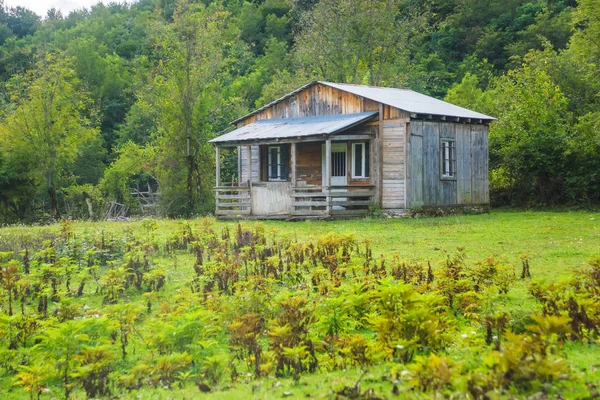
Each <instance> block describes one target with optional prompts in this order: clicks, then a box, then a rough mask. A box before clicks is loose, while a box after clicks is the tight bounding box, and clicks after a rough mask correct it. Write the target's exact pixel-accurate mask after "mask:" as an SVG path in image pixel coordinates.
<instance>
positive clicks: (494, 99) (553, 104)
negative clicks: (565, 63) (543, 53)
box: [482, 53, 572, 204]
mask: <svg viewBox="0 0 600 400" xmlns="http://www.w3.org/2000/svg"><path fill="white" fill-rule="evenodd" d="M536 55H539V53H532V54H530V57H529V59H528V60H526V62H525V63H524V64H523V65H522V66H521V68H519V69H516V70H512V71H510V72H509V73H508V74H506V75H505V76H502V77H500V78H498V79H497V80H496V82H495V83H494V85H493V87H492V88H491V89H490V90H488V91H487V92H486V93H485V94H484V96H485V101H484V102H483V104H485V106H486V108H487V109H486V110H482V111H484V112H487V113H489V114H492V115H493V116H495V117H497V118H498V121H496V122H494V123H493V124H492V125H491V127H490V134H489V137H490V170H491V186H492V190H496V195H498V196H499V197H500V196H501V195H506V196H507V197H506V198H505V199H503V200H504V201H506V202H508V203H527V202H529V201H531V200H533V201H534V202H536V203H537V204H552V203H556V202H558V201H564V198H563V195H564V193H563V189H564V179H565V173H566V169H565V166H566V165H565V149H566V140H567V137H568V136H567V135H568V126H569V125H570V123H571V122H572V116H571V114H570V113H569V111H568V99H567V98H566V97H565V96H564V94H563V93H562V91H561V90H560V88H558V87H557V85H556V84H555V83H554V82H553V81H552V79H551V77H550V76H549V75H548V74H547V73H546V72H545V71H543V70H541V69H539V68H536V67H535V66H532V65H531V64H534V63H533V58H535V57H536ZM499 197H498V198H499ZM498 198H497V199H498Z"/></svg>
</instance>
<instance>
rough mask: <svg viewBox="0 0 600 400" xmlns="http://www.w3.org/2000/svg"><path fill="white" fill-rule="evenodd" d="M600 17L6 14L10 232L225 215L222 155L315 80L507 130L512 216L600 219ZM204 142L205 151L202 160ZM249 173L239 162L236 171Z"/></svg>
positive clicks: (495, 192)
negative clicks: (229, 136)
mask: <svg viewBox="0 0 600 400" xmlns="http://www.w3.org/2000/svg"><path fill="white" fill-rule="evenodd" d="M598 65H600V3H599V2H598V1H596V0H579V1H575V0H547V1H546V0H534V1H531V0H508V1H505V0H485V1H484V0H464V1H458V0H374V1H369V2H365V1H362V0H264V1H258V0H257V1H239V0H220V1H218V0H217V1H207V0H206V1H193V0H140V1H137V2H133V3H131V4H129V5H124V4H107V5H103V4H98V5H96V6H94V7H92V8H91V9H89V10H88V9H82V10H78V11H74V12H71V13H70V14H69V15H62V14H61V13H60V11H58V10H55V9H53V10H50V11H49V12H48V13H47V15H44V16H39V15H36V14H35V13H33V12H31V11H29V10H27V9H25V8H22V7H12V8H9V7H4V6H3V7H2V8H1V9H0V88H1V90H0V221H1V222H2V223H5V224H6V223H15V222H18V221H22V222H34V221H50V220H56V219H60V218H74V219H88V218H89V219H98V218H103V216H104V213H105V209H106V207H107V204H108V203H109V202H112V201H116V202H119V203H122V204H125V205H127V206H129V209H130V212H131V213H135V212H137V210H139V206H138V205H137V200H136V199H135V198H134V197H133V196H132V191H136V190H137V191H148V190H152V191H153V192H159V193H160V197H159V199H158V209H157V211H158V212H157V215H160V216H172V217H176V216H192V215H205V214H208V213H211V212H212V211H213V210H214V195H213V192H212V187H213V184H214V163H215V160H214V152H213V150H212V147H211V146H210V145H209V144H208V140H210V139H211V138H213V137H215V136H216V135H218V134H220V133H221V132H223V131H224V130H226V129H227V128H228V124H229V122H230V121H232V120H234V119H236V118H237V117H239V116H241V115H243V114H244V113H246V112H248V111H250V110H252V109H254V108H256V107H259V106H261V105H263V104H265V103H267V102H269V101H272V100H274V99H276V98H278V97H279V96H281V95H283V94H285V93H287V92H289V91H291V90H293V89H295V88H297V87H299V86H301V85H303V84H306V83H308V82H310V81H312V80H316V79H322V80H328V81H334V82H349V83H360V84H368V85H378V86H390V87H407V88H411V89H413V90H415V91H418V92H421V93H424V94H428V95H431V96H435V97H437V98H440V99H445V100H446V101H449V102H451V103H454V104H457V105H461V106H464V107H467V108H471V109H474V110H476V111H479V112H483V113H486V114H489V115H492V116H494V117H496V118H497V121H496V122H494V123H493V124H492V126H491V129H490V174H491V176H490V180H491V199H492V203H493V205H496V206H519V207H546V206H558V205H568V206H577V207H593V206H595V205H597V204H598V203H599V202H600V97H599V93H600V73H599V67H598ZM188 143H190V145H189V146H188V145H187V144H188ZM222 157H223V165H224V170H225V173H227V171H229V173H230V174H232V173H233V168H234V167H235V162H234V159H235V154H232V153H229V154H228V153H226V152H224V153H223V154H222Z"/></svg>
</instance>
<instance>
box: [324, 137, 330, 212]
mask: <svg viewBox="0 0 600 400" xmlns="http://www.w3.org/2000/svg"><path fill="white" fill-rule="evenodd" d="M325 183H326V189H325V190H326V192H327V207H326V209H327V213H328V214H329V212H330V211H331V197H329V191H330V190H331V139H327V140H326V141H325Z"/></svg>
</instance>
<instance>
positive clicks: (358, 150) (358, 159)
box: [354, 143, 363, 176]
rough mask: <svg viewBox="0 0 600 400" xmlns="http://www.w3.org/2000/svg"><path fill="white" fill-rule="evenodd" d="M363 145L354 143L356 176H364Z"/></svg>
mask: <svg viewBox="0 0 600 400" xmlns="http://www.w3.org/2000/svg"><path fill="white" fill-rule="evenodd" d="M362 159H363V157H362V145H361V144H360V143H355V144H354V176H362Z"/></svg>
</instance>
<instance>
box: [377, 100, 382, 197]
mask: <svg viewBox="0 0 600 400" xmlns="http://www.w3.org/2000/svg"><path fill="white" fill-rule="evenodd" d="M376 149H377V153H376V154H375V160H376V165H377V172H376V173H377V187H376V188H375V190H376V193H377V201H378V203H379V206H380V207H382V208H383V104H382V103H380V104H379V131H378V132H377V147H376Z"/></svg>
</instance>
